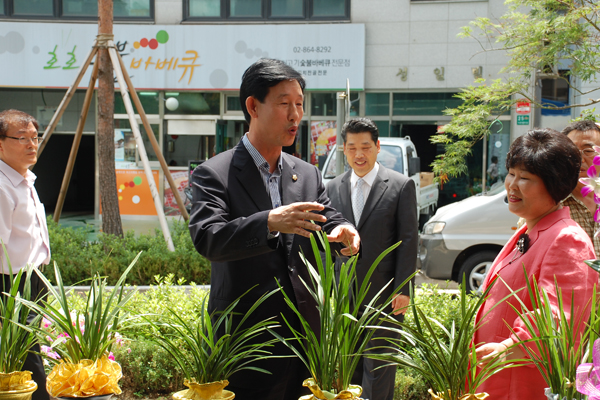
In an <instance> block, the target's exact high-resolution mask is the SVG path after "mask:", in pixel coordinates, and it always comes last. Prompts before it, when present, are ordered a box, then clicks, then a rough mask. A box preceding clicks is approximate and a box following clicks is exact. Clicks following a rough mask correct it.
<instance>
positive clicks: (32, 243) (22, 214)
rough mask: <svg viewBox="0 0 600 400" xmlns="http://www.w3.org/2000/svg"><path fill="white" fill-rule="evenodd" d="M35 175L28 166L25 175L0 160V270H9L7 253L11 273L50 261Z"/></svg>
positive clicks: (48, 242)
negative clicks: (1, 243) (0, 242)
mask: <svg viewBox="0 0 600 400" xmlns="http://www.w3.org/2000/svg"><path fill="white" fill-rule="evenodd" d="M35 179H36V176H35V174H34V173H33V172H31V171H29V170H27V177H23V175H21V174H19V173H18V172H17V171H15V170H14V169H12V168H11V167H10V166H8V164H6V163H5V162H4V161H2V160H0V239H1V240H2V242H3V243H4V246H5V247H6V252H7V254H4V250H3V249H2V246H1V245H0V272H1V273H3V274H9V271H8V268H7V267H8V263H7V260H6V256H8V259H9V260H10V264H11V266H12V271H13V273H17V272H18V271H19V270H21V269H23V268H25V267H26V266H27V265H29V264H31V265H34V266H36V267H37V266H39V265H41V264H48V263H49V262H50V240H49V238H48V226H47V225H46V212H45V210H44V205H43V204H42V203H41V202H40V199H39V197H38V195H37V192H36V190H35V187H34V186H33V184H34V182H35Z"/></svg>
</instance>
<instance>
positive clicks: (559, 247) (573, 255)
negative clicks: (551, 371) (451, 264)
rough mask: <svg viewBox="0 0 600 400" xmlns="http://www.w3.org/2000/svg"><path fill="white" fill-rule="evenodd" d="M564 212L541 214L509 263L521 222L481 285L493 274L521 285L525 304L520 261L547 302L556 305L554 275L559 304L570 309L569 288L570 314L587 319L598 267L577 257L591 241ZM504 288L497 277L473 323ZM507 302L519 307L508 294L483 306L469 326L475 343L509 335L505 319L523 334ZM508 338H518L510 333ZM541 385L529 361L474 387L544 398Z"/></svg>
mask: <svg viewBox="0 0 600 400" xmlns="http://www.w3.org/2000/svg"><path fill="white" fill-rule="evenodd" d="M569 215H570V214H569V208H568V207H564V208H562V209H560V210H557V211H555V212H553V213H551V214H548V215H547V216H545V217H544V218H543V219H542V220H541V221H539V222H538V223H537V224H536V225H535V226H534V228H533V230H532V231H531V232H530V233H529V238H530V245H529V249H528V250H527V251H526V252H525V254H523V255H521V256H517V257H516V258H515V259H514V260H513V262H512V263H510V264H509V261H510V260H511V259H512V258H513V255H514V254H515V253H514V249H515V246H516V243H517V240H518V238H519V235H520V234H521V233H524V232H525V231H526V230H527V227H526V226H523V227H521V229H519V230H518V231H517V232H516V233H515V235H514V236H513V237H512V238H511V239H510V240H509V241H508V243H507V244H506V246H504V248H503V249H502V251H501V252H500V254H498V257H497V258H496V260H494V264H493V265H492V267H491V268H490V271H489V273H488V275H487V277H486V279H485V282H484V285H485V287H487V285H489V283H490V281H491V280H492V279H493V278H495V277H496V276H498V275H499V276H500V277H502V279H503V280H504V281H506V284H507V285H508V286H509V287H511V288H512V289H513V290H517V289H519V288H522V287H525V289H524V290H522V291H521V292H519V294H518V295H519V297H520V298H521V299H522V300H523V302H524V303H525V304H526V305H527V307H528V308H529V309H530V310H531V301H530V300H529V294H528V292H527V289H526V287H527V284H526V282H525V275H524V273H523V265H525V268H526V270H527V276H528V279H529V281H530V282H531V281H532V278H533V277H535V279H536V281H537V283H538V285H539V286H540V287H543V288H544V289H545V290H546V291H547V293H548V297H549V299H550V302H551V305H552V306H553V307H556V306H557V302H556V293H555V290H554V278H555V277H556V279H557V282H558V285H559V287H560V288H561V290H562V296H563V302H564V307H565V310H569V309H570V306H571V293H573V292H575V297H574V310H575V313H576V316H575V317H576V318H580V316H581V313H583V314H584V319H583V321H587V318H588V317H589V312H590V308H589V301H590V299H591V295H592V289H593V286H594V284H595V283H597V282H598V273H597V272H595V271H594V270H592V269H591V268H590V267H588V266H587V265H586V264H585V263H584V262H583V261H584V260H590V259H594V258H595V256H594V246H593V245H592V242H591V240H590V238H589V236H588V235H587V234H586V233H585V232H584V231H583V229H581V227H580V226H579V225H578V224H577V223H576V222H575V221H573V220H572V219H571V218H570V216H569ZM508 294H510V290H509V289H508V288H507V287H506V285H505V284H504V283H503V282H502V281H500V280H497V281H496V283H495V284H494V287H493V288H492V290H491V291H490V293H489V297H488V299H487V300H486V301H485V302H484V303H483V305H482V306H481V308H480V309H479V311H478V313H477V316H476V323H479V322H480V321H481V319H482V318H483V316H484V315H485V314H486V313H487V312H488V310H490V308H491V307H492V306H493V305H494V304H496V303H498V302H499V301H500V300H501V299H503V298H504V297H505V296H507V295H508ZM509 304H513V305H515V306H517V308H519V305H518V304H519V303H518V302H517V300H516V299H514V298H509V299H508V300H506V301H505V302H503V303H501V304H500V305H498V306H497V307H496V308H494V309H493V310H492V311H491V312H489V314H487V315H486V316H485V320H484V324H483V326H482V327H481V328H480V329H479V330H478V331H476V332H475V336H474V342H475V344H478V345H480V344H483V343H487V342H501V341H503V340H505V339H507V338H508V337H509V336H513V335H512V334H511V331H510V329H509V328H508V327H507V326H506V323H508V324H509V325H510V326H512V328H513V329H514V330H515V331H516V332H517V333H518V335H519V337H520V338H521V339H525V338H528V337H529V335H528V334H527V331H526V329H525V328H524V326H523V323H522V321H521V320H520V319H519V318H517V314H516V312H515V311H513V309H512V308H511V307H510V306H509ZM505 321H506V323H505ZM581 328H583V324H581ZM513 339H514V340H515V341H517V340H518V339H517V338H516V337H514V336H513ZM547 386H548V385H546V383H545V382H544V379H543V378H542V375H541V373H540V372H539V371H538V370H537V368H536V367H535V366H533V364H531V365H529V366H524V367H517V368H509V369H505V370H502V371H500V372H499V373H497V374H495V375H493V376H492V377H490V378H489V379H488V380H487V381H485V382H484V383H483V384H482V385H480V387H479V389H478V392H487V393H489V394H490V399H493V400H503V399H528V400H530V399H540V400H543V399H546V397H545V396H544V388H545V387H547Z"/></svg>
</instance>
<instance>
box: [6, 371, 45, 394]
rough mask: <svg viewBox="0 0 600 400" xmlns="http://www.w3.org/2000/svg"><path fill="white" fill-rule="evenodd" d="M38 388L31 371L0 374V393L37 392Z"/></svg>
mask: <svg viewBox="0 0 600 400" xmlns="http://www.w3.org/2000/svg"><path fill="white" fill-rule="evenodd" d="M36 388H37V384H36V383H35V382H34V381H32V380H31V372H29V371H16V372H11V373H10V374H0V392H8V391H9V390H19V391H21V390H29V389H34V390H35V389H36Z"/></svg>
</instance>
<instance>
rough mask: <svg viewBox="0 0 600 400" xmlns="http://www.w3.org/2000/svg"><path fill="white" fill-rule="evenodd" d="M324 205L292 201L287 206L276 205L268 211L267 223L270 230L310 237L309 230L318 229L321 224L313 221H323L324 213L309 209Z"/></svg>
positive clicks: (324, 219) (320, 207)
mask: <svg viewBox="0 0 600 400" xmlns="http://www.w3.org/2000/svg"><path fill="white" fill-rule="evenodd" d="M324 208H325V207H324V206H323V205H322V204H319V203H308V202H307V203H292V204H290V205H288V206H281V207H277V208H275V209H274V210H271V212H269V218H268V220H267V225H268V227H269V231H271V232H281V233H294V234H296V235H301V236H304V237H310V234H311V232H310V231H320V230H321V226H319V225H316V224H313V223H312V222H310V221H314V222H325V221H327V218H325V216H324V215H321V214H317V213H312V212H310V211H321V210H323V209H324Z"/></svg>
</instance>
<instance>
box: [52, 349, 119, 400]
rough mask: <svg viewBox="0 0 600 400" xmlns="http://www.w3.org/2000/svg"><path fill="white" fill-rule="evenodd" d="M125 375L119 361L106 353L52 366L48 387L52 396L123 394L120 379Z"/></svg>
mask: <svg viewBox="0 0 600 400" xmlns="http://www.w3.org/2000/svg"><path fill="white" fill-rule="evenodd" d="M122 376H123V373H122V372H121V366H120V365H119V363H117V362H115V361H112V360H109V359H108V357H107V356H106V355H104V356H102V358H100V359H99V360H96V361H92V360H81V362H80V363H78V364H71V363H65V362H61V363H60V364H57V365H55V366H54V368H52V371H51V372H50V375H48V380H47V381H46V389H47V390H48V393H49V394H50V396H52V397H90V396H102V395H106V394H121V388H120V387H119V384H118V381H119V379H121V377H122Z"/></svg>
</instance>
